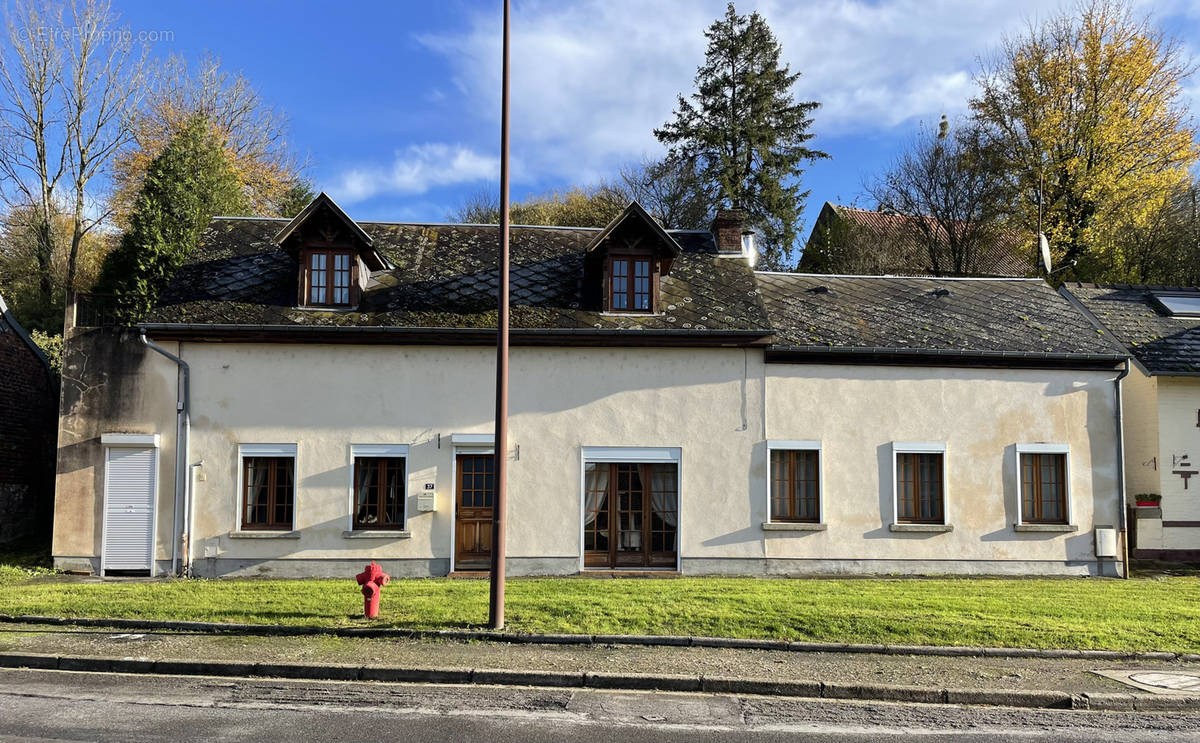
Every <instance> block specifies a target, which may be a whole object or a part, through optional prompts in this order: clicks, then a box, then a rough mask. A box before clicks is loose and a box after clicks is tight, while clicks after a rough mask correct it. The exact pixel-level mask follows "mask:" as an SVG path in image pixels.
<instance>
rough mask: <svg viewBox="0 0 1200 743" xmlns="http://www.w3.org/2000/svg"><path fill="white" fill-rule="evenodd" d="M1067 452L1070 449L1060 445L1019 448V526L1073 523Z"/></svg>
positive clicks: (1030, 445) (1020, 446) (1033, 445)
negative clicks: (1071, 519)
mask: <svg viewBox="0 0 1200 743" xmlns="http://www.w3.org/2000/svg"><path fill="white" fill-rule="evenodd" d="M1068 453H1069V449H1068V447H1067V446H1066V445H1060V444H1023V445H1018V446H1017V462H1018V464H1017V467H1018V472H1017V480H1018V487H1019V488H1020V493H1019V497H1018V501H1019V504H1020V513H1019V516H1020V519H1019V523H1021V524H1063V525H1065V524H1068V523H1069V522H1070V518H1071V513H1070V499H1069V497H1068V494H1069V492H1070V486H1069V480H1068V475H1069V470H1068V467H1067V455H1068Z"/></svg>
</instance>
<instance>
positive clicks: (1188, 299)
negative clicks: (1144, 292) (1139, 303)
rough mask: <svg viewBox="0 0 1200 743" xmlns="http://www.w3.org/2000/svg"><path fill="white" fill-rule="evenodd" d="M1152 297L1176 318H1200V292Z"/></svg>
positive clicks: (1154, 295)
mask: <svg viewBox="0 0 1200 743" xmlns="http://www.w3.org/2000/svg"><path fill="white" fill-rule="evenodd" d="M1151 296H1153V297H1154V300H1155V301H1156V302H1158V304H1159V305H1161V306H1162V308H1163V309H1165V310H1166V311H1167V313H1168V314H1170V315H1173V316H1176V317H1200V292H1190V293H1186V294H1185V293H1179V294H1160V293H1158V292H1155V293H1154V294H1152V295H1151Z"/></svg>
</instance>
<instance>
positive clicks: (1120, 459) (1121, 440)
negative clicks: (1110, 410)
mask: <svg viewBox="0 0 1200 743" xmlns="http://www.w3.org/2000/svg"><path fill="white" fill-rule="evenodd" d="M1128 375H1129V359H1128V358H1126V359H1125V368H1123V369H1122V370H1121V373H1120V374H1118V375H1117V378H1116V379H1114V380H1113V386H1114V390H1115V397H1116V403H1117V405H1116V408H1117V410H1116V419H1117V524H1118V525H1119V526H1118V533H1119V535H1120V539H1121V577H1122V578H1126V579H1128V578H1129V533H1128V525H1127V523H1126V521H1127V519H1126V507H1125V421H1124V416H1123V415H1122V406H1123V404H1124V403H1123V401H1122V399H1121V380H1122V379H1124V378H1125V377H1126V376H1128Z"/></svg>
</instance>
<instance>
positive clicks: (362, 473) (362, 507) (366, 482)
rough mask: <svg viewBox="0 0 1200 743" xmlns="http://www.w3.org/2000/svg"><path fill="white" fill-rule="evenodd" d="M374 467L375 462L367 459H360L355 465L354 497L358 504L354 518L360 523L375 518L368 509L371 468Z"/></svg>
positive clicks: (367, 522) (366, 522)
mask: <svg viewBox="0 0 1200 743" xmlns="http://www.w3.org/2000/svg"><path fill="white" fill-rule="evenodd" d="M374 469H375V462H372V461H370V460H367V459H360V460H359V463H358V466H357V467H355V475H357V477H356V478H355V480H356V482H355V483H354V497H355V500H356V502H357V505H358V515H357V516H356V517H355V520H356V521H357V522H358V523H360V524H369V523H374V522H375V520H376V519H375V518H373V517H372V515H371V513H370V511H371V508H370V503H369V499H370V497H371V493H370V490H369V487H370V481H371V474H372V470H374Z"/></svg>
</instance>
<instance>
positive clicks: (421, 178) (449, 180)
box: [330, 143, 500, 204]
mask: <svg viewBox="0 0 1200 743" xmlns="http://www.w3.org/2000/svg"><path fill="white" fill-rule="evenodd" d="M499 172H500V161H499V159H498V158H496V157H495V156H492V155H485V154H481V153H479V152H476V151H475V150H472V149H470V148H469V147H465V146H463V145H457V144H456V145H450V144H443V143H427V144H420V145H410V146H409V147H407V148H406V149H404V150H401V151H399V152H397V153H396V155H395V160H394V162H393V163H392V165H391V167H389V168H352V169H350V170H348V171H345V172H344V173H342V175H341V177H340V178H339V180H338V183H337V185H335V186H334V187H332V188H331V189H330V191H331V192H332V194H333V196H334V198H336V199H338V200H339V201H342V202H345V203H347V204H353V203H355V202H359V201H365V200H366V199H369V198H371V197H373V196H377V195H381V194H401V195H405V194H422V193H425V192H426V191H429V190H430V189H432V188H437V187H439V186H453V185H458V184H461V183H472V182H476V181H488V180H495V179H496V178H497V177H498V173H499Z"/></svg>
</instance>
